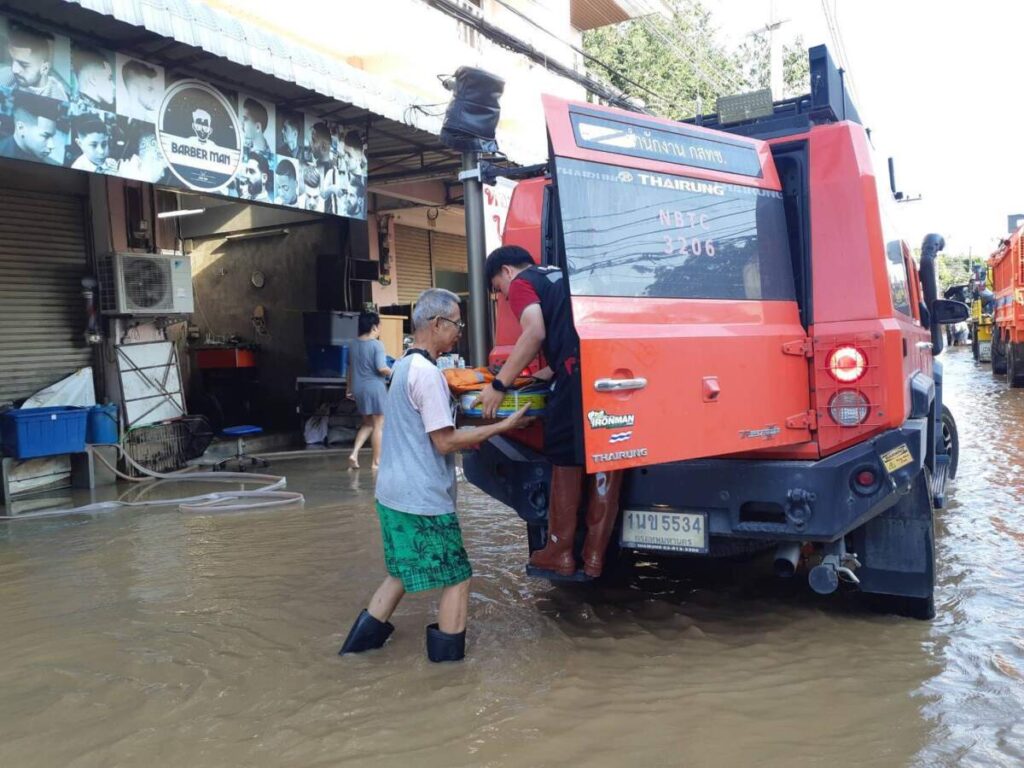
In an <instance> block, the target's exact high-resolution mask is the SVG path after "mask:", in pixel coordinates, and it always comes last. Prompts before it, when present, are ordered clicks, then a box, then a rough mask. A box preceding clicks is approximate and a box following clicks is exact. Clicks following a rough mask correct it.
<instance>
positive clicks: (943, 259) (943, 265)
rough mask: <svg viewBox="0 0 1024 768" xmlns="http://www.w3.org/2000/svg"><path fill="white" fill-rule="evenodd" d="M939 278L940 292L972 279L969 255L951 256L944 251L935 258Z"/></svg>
mask: <svg viewBox="0 0 1024 768" xmlns="http://www.w3.org/2000/svg"><path fill="white" fill-rule="evenodd" d="M935 266H936V271H937V273H938V278H939V294H940V295H941V294H942V293H944V292H945V290H946V289H947V288H949V287H950V286H951V285H963V284H964V283H966V282H968V281H969V280H970V279H971V258H970V257H969V256H951V255H950V254H948V253H944V254H942V255H941V256H939V257H938V258H937V259H936V260H935Z"/></svg>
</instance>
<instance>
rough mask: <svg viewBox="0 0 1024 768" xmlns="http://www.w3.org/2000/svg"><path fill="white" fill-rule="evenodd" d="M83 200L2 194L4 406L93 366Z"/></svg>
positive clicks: (0, 389) (0, 365)
mask: <svg viewBox="0 0 1024 768" xmlns="http://www.w3.org/2000/svg"><path fill="white" fill-rule="evenodd" d="M86 253H87V247H86V233H85V206H84V202H83V200H82V198H80V197H75V196H73V195H60V194H52V193H47V192H28V191H23V190H14V189H8V188H5V187H0V402H4V401H7V400H17V399H20V398H24V397H27V396H29V395H31V394H32V393H33V392H36V391H37V390H39V389H42V388H43V387H46V386H48V385H50V384H53V383H54V382H55V381H59V380H60V379H62V378H64V377H65V376H68V375H70V374H72V373H74V372H75V370H77V369H78V368H81V367H83V366H86V365H91V363H92V349H91V348H90V347H89V346H88V345H87V344H86V343H85V339H84V337H83V334H84V332H85V312H84V305H83V303H82V284H81V279H82V277H83V276H84V275H85V274H86V273H87V271H88V267H87V260H86Z"/></svg>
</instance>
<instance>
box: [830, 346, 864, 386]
mask: <svg viewBox="0 0 1024 768" xmlns="http://www.w3.org/2000/svg"><path fill="white" fill-rule="evenodd" d="M867 370H868V359H867V356H866V355H865V354H864V353H863V352H861V351H860V350H859V349H857V348H856V347H849V346H845V347H838V348H837V349H835V350H833V351H832V354H831V355H829V356H828V372H829V374H830V375H831V376H832V378H833V379H835V380H836V381H838V382H839V383H841V384H852V383H853V382H855V381H857V380H859V379H860V378H862V377H863V376H864V374H865V373H866V372H867Z"/></svg>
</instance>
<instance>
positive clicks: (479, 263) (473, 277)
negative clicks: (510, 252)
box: [459, 151, 491, 368]
mask: <svg viewBox="0 0 1024 768" xmlns="http://www.w3.org/2000/svg"><path fill="white" fill-rule="evenodd" d="M459 178H460V179H461V180H462V199H463V200H465V205H466V254H467V257H468V258H467V264H468V267H469V307H468V309H469V318H468V319H469V364H470V365H471V366H473V367H474V368H476V367H480V366H484V365H487V350H488V349H490V343H489V339H488V337H489V336H490V333H489V331H490V313H489V312H488V304H489V300H490V295H491V287H490V286H489V285H488V284H487V276H486V275H485V274H484V260H485V259H486V257H487V253H486V246H485V245H484V196H483V188H482V186H481V183H480V181H481V179H480V154H479V153H478V152H471V151H467V152H463V153H462V173H461V174H459Z"/></svg>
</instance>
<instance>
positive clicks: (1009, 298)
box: [988, 227, 1024, 387]
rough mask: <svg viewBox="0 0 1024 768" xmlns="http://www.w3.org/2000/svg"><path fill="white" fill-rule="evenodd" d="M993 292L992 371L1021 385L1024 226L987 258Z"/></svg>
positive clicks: (1023, 376) (1023, 384) (1023, 369)
mask: <svg viewBox="0 0 1024 768" xmlns="http://www.w3.org/2000/svg"><path fill="white" fill-rule="evenodd" d="M988 266H989V270H990V273H991V275H992V291H993V293H994V294H995V298H994V302H993V306H994V310H995V312H994V318H993V320H994V325H995V327H994V329H993V331H992V372H993V373H1005V374H1006V383H1007V384H1009V385H1010V386H1011V387H1024V227H1022V228H1020V229H1018V230H1017V231H1016V232H1014V233H1013V234H1012V235H1010V237H1008V238H1007V239H1006V240H1005V241H1004V242H1003V243H1002V245H1000V247H999V249H998V250H997V251H996V252H995V253H993V254H992V256H991V257H990V258H989V260H988Z"/></svg>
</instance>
